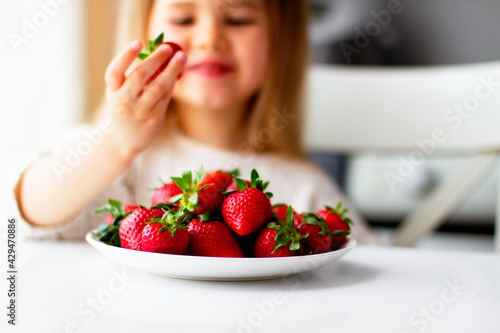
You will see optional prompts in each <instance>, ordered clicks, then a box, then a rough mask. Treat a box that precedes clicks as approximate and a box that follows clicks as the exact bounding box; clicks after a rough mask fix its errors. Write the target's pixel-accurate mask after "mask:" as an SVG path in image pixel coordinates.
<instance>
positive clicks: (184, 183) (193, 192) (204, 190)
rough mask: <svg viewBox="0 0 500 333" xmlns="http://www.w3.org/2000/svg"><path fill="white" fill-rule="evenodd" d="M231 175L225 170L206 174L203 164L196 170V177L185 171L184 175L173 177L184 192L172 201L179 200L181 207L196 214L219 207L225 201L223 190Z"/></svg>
mask: <svg viewBox="0 0 500 333" xmlns="http://www.w3.org/2000/svg"><path fill="white" fill-rule="evenodd" d="M229 177H230V174H229V173H226V172H223V171H216V172H213V173H210V174H207V175H205V176H204V171H203V166H201V168H200V170H198V171H197V172H196V176H195V178H194V179H193V175H192V172H191V171H185V172H183V173H182V177H172V180H173V181H174V182H175V183H176V184H177V186H179V188H180V189H181V190H182V194H179V195H177V196H175V197H173V198H171V201H172V202H179V209H181V210H187V211H190V212H191V214H194V215H202V214H205V213H206V212H209V211H212V210H215V209H218V208H219V207H220V206H221V204H222V202H223V201H224V195H223V194H222V192H221V191H222V190H223V187H224V185H226V184H227V183H229ZM231 177H232V176H231ZM212 181H213V182H214V183H211V182H212ZM226 186H227V185H226Z"/></svg>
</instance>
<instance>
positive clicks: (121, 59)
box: [105, 41, 142, 91]
mask: <svg viewBox="0 0 500 333" xmlns="http://www.w3.org/2000/svg"><path fill="white" fill-rule="evenodd" d="M141 50H142V44H141V43H140V42H138V41H134V42H132V44H130V45H129V46H128V47H127V48H126V49H125V50H124V51H123V52H122V53H121V54H120V55H118V56H117V57H116V58H114V59H113V61H111V63H110V64H109V66H108V69H107V70H106V75H105V80H106V84H107V85H108V87H109V89H111V91H116V90H118V89H120V87H121V86H122V85H123V82H125V73H126V71H127V69H128V68H129V67H130V65H131V64H132V63H133V62H134V60H135V59H136V58H137V56H138V55H139V53H140V52H141Z"/></svg>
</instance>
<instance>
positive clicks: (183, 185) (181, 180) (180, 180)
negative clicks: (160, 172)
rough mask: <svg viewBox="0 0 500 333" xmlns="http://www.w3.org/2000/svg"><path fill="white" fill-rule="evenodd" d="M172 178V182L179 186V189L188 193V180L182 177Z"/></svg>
mask: <svg viewBox="0 0 500 333" xmlns="http://www.w3.org/2000/svg"><path fill="white" fill-rule="evenodd" d="M171 178H172V181H173V182H174V183H176V184H177V186H179V188H180V189H181V190H183V191H187V190H188V184H187V183H186V180H185V179H184V178H181V177H171Z"/></svg>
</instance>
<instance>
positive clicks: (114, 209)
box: [94, 199, 130, 218]
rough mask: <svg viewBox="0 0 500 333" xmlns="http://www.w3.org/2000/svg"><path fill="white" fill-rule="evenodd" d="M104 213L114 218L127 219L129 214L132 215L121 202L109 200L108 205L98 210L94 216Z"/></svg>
mask: <svg viewBox="0 0 500 333" xmlns="http://www.w3.org/2000/svg"><path fill="white" fill-rule="evenodd" d="M102 212H108V213H110V214H111V215H112V216H113V217H114V218H117V217H118V216H120V215H124V216H125V217H126V216H128V214H130V212H125V208H124V206H123V204H122V203H121V202H120V201H117V200H113V199H109V200H108V203H107V204H106V205H104V206H101V207H99V208H97V209H96V210H95V212H94V214H99V213H102Z"/></svg>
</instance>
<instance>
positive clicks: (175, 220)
mask: <svg viewBox="0 0 500 333" xmlns="http://www.w3.org/2000/svg"><path fill="white" fill-rule="evenodd" d="M163 211H164V212H165V214H163V216H162V217H152V218H151V219H150V220H149V221H147V222H146V224H151V223H158V224H161V225H162V228H161V229H160V230H158V232H159V233H160V234H161V233H163V232H165V231H166V230H168V232H169V233H170V236H172V237H175V232H176V231H177V230H179V229H184V230H187V228H188V227H187V224H188V223H189V221H190V220H191V219H192V218H193V215H191V214H186V212H185V211H183V210H176V211H172V210H165V209H164V210H163Z"/></svg>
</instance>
